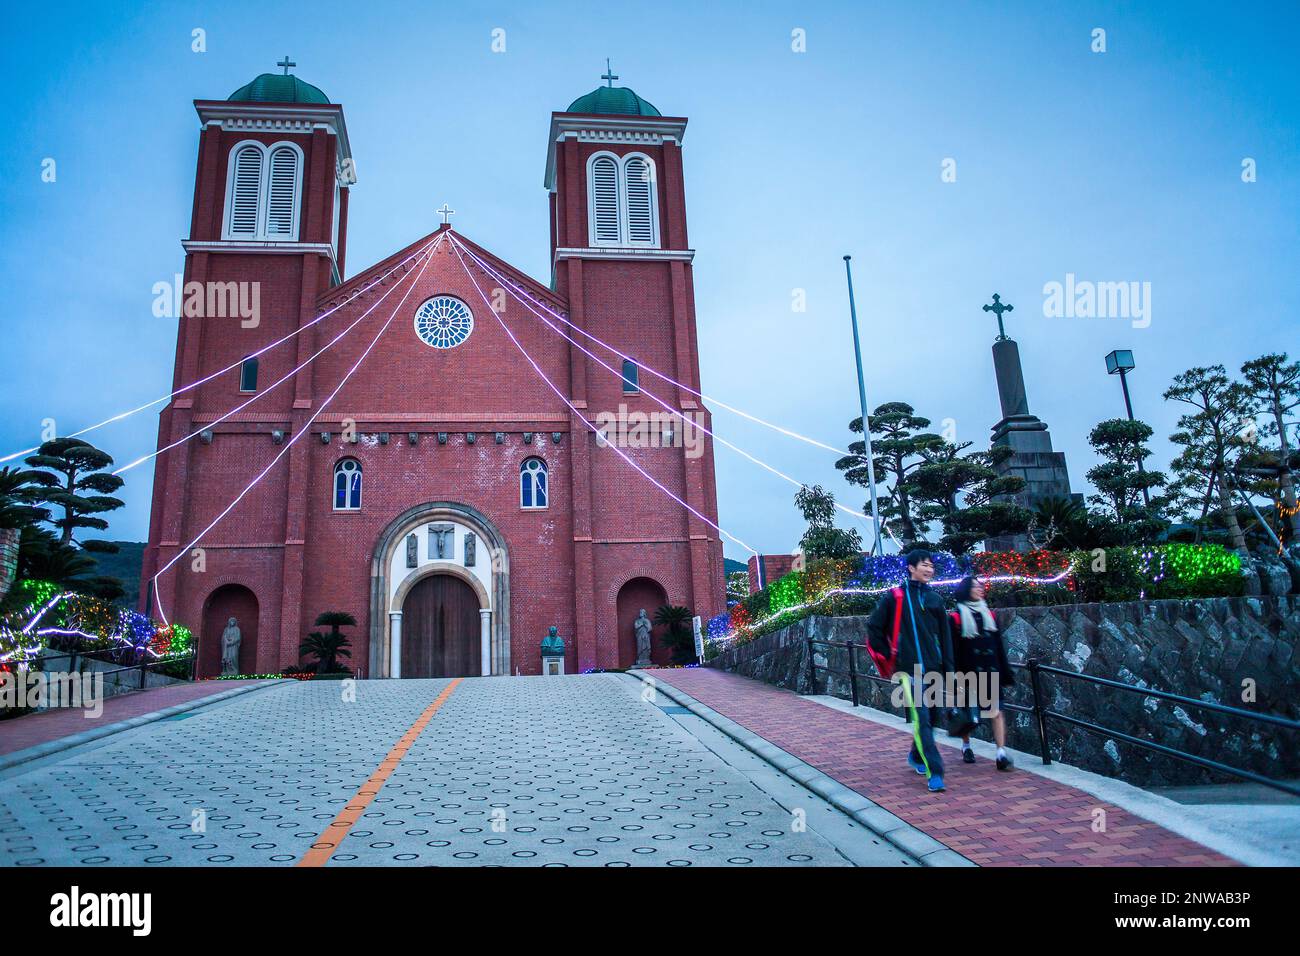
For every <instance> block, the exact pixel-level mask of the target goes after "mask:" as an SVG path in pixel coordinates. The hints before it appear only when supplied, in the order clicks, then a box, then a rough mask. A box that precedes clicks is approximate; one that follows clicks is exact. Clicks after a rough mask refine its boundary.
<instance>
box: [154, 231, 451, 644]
mask: <svg viewBox="0 0 1300 956" xmlns="http://www.w3.org/2000/svg"><path fill="white" fill-rule="evenodd" d="M441 238H442V236H441V235H439V237H438V240H440V239H441ZM438 240H434V241H435V242H437V241H438ZM431 261H433V257H432V256H430V257H429V258H427V259H425V260H424V264H423V265H422V266H420V271H419V273H417V274H416V276H415V278H414V280H413V281H412V282H411V284H410V286H409V287H408V288H407V290H406V292H405V293H403V294H402V300H401V302H398V303H397V305H395V306H394V307H393V311H392V313H391V314H390V315H389V316H388V319H387V320H386V321H385V322H384V324H383V327H382V328H380V330H379V331H378V332H377V333H376V334H375V337H374V338H373V339H371V341H370V344H369V345H367V346H366V349H365V351H364V352H362V353H361V357H360V358H359V359H357V361H356V363H355V364H354V365H353V366H352V368H350V369H348V371H347V373H346V374H345V375H344V376H343V378H342V380H341V381H340V382H339V383H338V385H336V386H335V387H334V391H332V392H330V393H329V395H328V396H327V397H326V398H325V400H324V401H323V402H321V404H320V406H319V407H318V408H317V409H316V410H315V411H314V412H312V414H311V417H310V418H308V419H307V421H306V422H305V423H304V424H303V427H302V428H301V429H300V430H298V431H296V432H295V433H294V434H293V437H291V438H290V439H289V440H288V441H287V442H285V445H284V448H282V449H281V450H280V452H279V454H277V455H276V456H275V457H274V458H272V459H271V463H270V464H269V465H267V466H266V467H265V468H263V469H262V471H261V472H260V473H259V474H258V475H257V476H256V477H255V478H254V479H253V480H252V481H250V482H249V483H248V484H247V485H246V486H245V487H244V490H243V491H241V492H240V493H239V494H237V495H236V496H235V499H234V500H233V501H232V502H230V504H228V505H226V507H225V508H224V509H223V510H222V512H221V513H220V514H219V515H217V516H216V517H215V518H213V519H212V522H211V523H210V524H209V525H208V526H207V527H206V528H204V529H203V530H202V531H200V532H199V533H198V535H197V536H196V537H195V538H194V540H193V541H191V542H190V543H189V544H187V545H186V546H185V547H184V548H181V549H179V550H178V551H177V552H176V554H174V555H173V556H172V558H171V560H170V561H168V562H167V563H166V564H164V565H163V566H162V567H161V568H159V569H158V572H157V573H156V574H155V575H154V576H153V584H154V595H155V596H156V598H157V600H158V616H159V617H161V618H162V620H163V623H164V624H168V623H170V622H169V621H168V620H167V611H166V608H164V607H163V600H162V593H161V591H159V589H158V579H159V578H161V577H162V576H163V575H164V574H165V573H166V572H167V571H169V570H171V568H172V567H173V566H174V565H175V564H176V562H177V561H179V560H180V559H181V558H182V557H184V556H185V555H186V554H188V553H189V552H190V550H191V549H192V548H193V547H194V546H195V545H196V544H198V543H199V541H200V540H202V538H203V536H204V535H206V534H207V533H208V532H209V531H211V530H212V529H213V528H215V527H216V526H217V525H218V524H219V523H220V522H221V520H222V519H223V518H225V517H226V515H228V514H230V512H231V511H233V510H234V508H235V506H236V505H237V504H239V503H240V502H241V501H243V500H244V496H245V495H247V494H248V493H249V492H250V491H252V490H253V488H254V487H255V486H256V485H257V484H258V482H260V481H261V480H262V479H263V478H265V477H266V476H267V475H268V474H270V472H271V469H272V468H274V467H275V466H276V464H277V463H278V462H279V461H280V459H281V458H283V457H284V456H285V455H286V454H288V452H289V449H291V448H292V447H293V446H294V444H295V443H297V442H298V441H299V440H300V439H301V438H302V436H303V435H306V434H307V432H308V431H310V429H311V425H312V423H313V422H314V421H316V419H317V418H318V417H320V414H321V412H323V411H325V409H326V408H328V407H329V405H330V403H332V402H333V401H334V399H335V398H336V397H337V396H338V394H339V392H341V391H342V390H343V386H344V385H346V384H347V383H348V380H349V379H350V378H352V376H353V375H354V374H355V373H356V371H357V369H359V368H360V367H361V363H362V362H364V361H365V360H366V359H367V358H368V357H369V355H370V353H371V351H372V350H373V349H374V347H375V346H376V345H377V344H379V339H380V338H381V337H382V336H383V334H384V333H385V332H387V331H388V327H389V326H390V325H392V324H393V319H395V318H396V317H397V313H398V310H400V309H401V308H402V306H403V305H404V304H405V302H406V300H407V298H408V297H409V296H410V294H411V291H412V290H413V289H414V288H415V287H416V285H417V284H419V281H420V279H421V278H423V277H424V270H425V269H427V268H429V263H430V262H431ZM462 264H463V263H462ZM404 278H405V277H403V279H404ZM401 281H402V280H401V279H399V280H398V282H399V283H400V282H401Z"/></svg>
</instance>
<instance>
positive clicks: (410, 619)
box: [402, 574, 483, 677]
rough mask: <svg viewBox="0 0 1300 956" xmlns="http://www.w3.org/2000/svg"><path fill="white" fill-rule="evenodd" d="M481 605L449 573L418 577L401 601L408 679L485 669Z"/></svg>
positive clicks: (471, 673)
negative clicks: (480, 633)
mask: <svg viewBox="0 0 1300 956" xmlns="http://www.w3.org/2000/svg"><path fill="white" fill-rule="evenodd" d="M478 612H479V603H478V596H477V595H476V594H475V593H474V589H473V588H471V587H470V586H469V585H468V584H466V583H465V582H464V581H462V580H461V579H460V578H458V577H455V576H453V575H450V574H433V575H430V576H429V577H427V578H424V579H422V580H420V581H417V582H416V583H415V585H414V586H413V587H412V588H411V590H410V591H409V592H408V593H407V595H406V600H405V601H404V602H403V603H402V676H403V677H477V676H479V675H480V674H482V673H483V670H482V652H481V647H480V637H479V628H480V624H479V613H478Z"/></svg>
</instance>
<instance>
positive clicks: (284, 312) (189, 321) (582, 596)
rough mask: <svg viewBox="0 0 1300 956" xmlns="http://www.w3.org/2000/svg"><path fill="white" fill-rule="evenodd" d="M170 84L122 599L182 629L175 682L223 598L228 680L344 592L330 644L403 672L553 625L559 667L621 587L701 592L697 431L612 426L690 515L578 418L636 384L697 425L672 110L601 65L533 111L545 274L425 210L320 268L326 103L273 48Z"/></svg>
mask: <svg viewBox="0 0 1300 956" xmlns="http://www.w3.org/2000/svg"><path fill="white" fill-rule="evenodd" d="M611 83H612V80H611ZM194 106H195V109H196V110H197V112H198V116H199V122H200V124H201V131H200V134H199V153H198V169H197V173H196V181H195V187H194V208H193V219H192V224H191V228H190V238H189V239H188V240H186V241H185V242H184V247H185V252H186V258H185V276H184V278H185V287H184V288H185V306H184V309H183V314H182V317H181V319H180V328H179V332H178V337H177V344H176V367H175V378H174V386H173V388H174V389H178V390H181V389H183V390H181V391H179V393H178V394H177V395H176V396H175V397H174V398H173V399H172V401H171V403H170V404H169V405H168V406H167V407H166V408H165V409H164V410H163V412H162V415H161V421H160V423H159V429H158V443H159V449H164V448H168V446H172V445H173V443H175V442H180V443H179V444H176V445H175V446H174V447H171V448H170V449H169V450H167V451H165V452H164V453H163V454H161V455H160V456H159V457H158V459H157V471H156V475H155V478H154V490H153V508H152V514H151V526H150V533H149V545H148V549H147V551H146V553H145V562H144V574H143V578H144V580H143V585H144V586H143V587H142V594H144V595H145V597H144V599H143V600H144V601H145V602H146V603H147V604H148V607H149V609H150V610H152V611H153V613H155V614H157V613H158V611H159V609H160V608H161V609H162V611H163V612H165V614H166V615H167V617H168V618H169V619H170V620H173V621H178V622H180V623H183V624H187V625H189V626H191V627H192V629H193V630H194V632H195V634H196V635H197V642H198V649H199V672H200V674H203V675H210V674H214V673H218V672H220V670H221V653H222V652H221V643H222V632H223V630H224V629H225V627H226V625H227V622H228V620H229V619H230V618H232V617H233V618H235V619H236V621H237V624H238V627H239V629H240V632H241V635H242V641H241V644H240V649H239V654H238V670H239V672H241V673H247V674H252V673H273V672H278V671H280V670H281V669H283V668H285V667H287V666H289V665H294V664H297V663H299V660H300V658H299V650H298V648H299V644H300V643H301V642H302V641H303V639H304V638H305V637H306V636H307V634H308V633H309V632H311V631H312V630H323V629H322V628H314V627H313V622H314V621H315V619H316V616H317V615H318V614H320V613H321V612H323V611H345V612H348V613H350V614H352V615H353V616H354V617H355V618H356V620H357V624H358V626H357V627H355V628H350V629H346V632H350V636H351V638H352V657H351V659H350V661H349V660H345V661H344V663H349V664H351V666H353V667H355V668H356V669H358V670H359V671H360V672H361V673H362V674H363V675H364V676H367V677H430V676H462V675H488V674H516V673H520V674H537V673H540V672H541V671H542V662H541V657H540V650H539V647H540V643H541V640H542V638H543V637H545V636H546V634H547V631H548V629H549V628H550V627H552V626H555V627H556V628H558V631H559V635H560V636H561V637H563V638H564V639H565V645H566V649H565V659H564V666H565V670H566V671H567V672H569V673H573V672H576V671H578V670H585V669H588V668H614V667H627V666H630V665H631V664H632V663H634V661H635V659H636V657H637V645H636V637H635V633H634V628H633V623H632V622H633V620H634V619H635V617H636V615H637V612H638V610H639V609H641V608H645V609H646V610H647V612H648V613H649V614H650V615H652V616H653V614H654V611H655V609H656V608H658V607H659V606H660V605H663V604H665V603H670V604H676V605H685V606H687V607H689V608H691V610H692V611H693V612H694V613H695V614H699V615H701V616H703V617H705V618H706V619H707V618H708V617H709V616H710V615H713V614H716V613H719V612H720V611H722V610H723V608H724V597H723V566H722V546H721V541H720V540H719V537H718V533H717V531H716V530H715V529H714V527H712V526H711V525H710V523H709V522H716V521H717V494H716V489H715V484H714V473H713V449H712V445H711V443H710V442H708V441H707V439H705V438H704V436H698V435H697V436H696V437H697V439H699V440H703V444H702V453H701V451H700V447H699V446H698V445H697V447H696V448H695V450H694V451H695V453H693V454H692V453H691V448H690V446H689V444H684V443H683V442H682V441H681V440H680V436H681V434H682V433H683V432H684V431H687V429H685V428H683V427H682V423H681V421H680V420H678V419H672V420H671V422H672V423H671V424H668V425H664V424H663V423H662V422H661V423H660V425H658V426H656V427H657V429H658V430H657V431H656V432H655V434H654V435H651V436H649V437H650V439H651V440H649V441H639V442H629V443H626V444H630V445H635V446H636V447H623V448H622V450H623V453H624V454H626V455H627V456H628V457H629V458H630V459H631V460H632V461H633V462H635V463H636V465H639V466H640V467H641V468H643V469H645V471H646V472H648V473H649V474H650V475H651V476H653V478H654V480H655V481H657V482H659V483H660V484H661V485H663V486H664V488H666V489H667V491H669V492H671V493H672V494H673V495H675V496H676V497H677V498H678V499H680V500H681V501H682V502H685V503H686V504H687V505H689V507H690V509H694V511H695V512H698V514H699V515H703V516H705V517H707V519H708V520H707V521H706V520H702V519H701V518H700V517H698V516H697V515H694V514H692V513H691V511H690V510H688V508H686V507H684V506H683V505H682V504H680V503H678V502H677V501H674V500H673V498H672V497H670V496H669V495H668V494H667V493H666V492H665V491H664V490H661V489H660V488H657V487H655V485H654V484H653V483H652V482H651V481H650V480H649V479H648V478H647V477H645V476H644V475H642V474H640V473H638V471H637V470H636V468H634V467H633V466H632V465H631V464H629V462H628V461H626V460H624V459H623V458H621V457H620V456H619V454H618V453H617V452H616V451H615V449H614V448H613V447H610V446H609V445H608V444H607V443H605V442H602V441H599V440H598V438H597V436H596V435H595V434H594V433H593V432H592V430H591V428H590V427H589V426H588V425H586V424H585V423H584V422H583V418H584V417H585V418H586V419H588V420H591V421H593V422H594V421H596V420H597V416H599V415H616V414H618V412H619V409H620V407H623V408H624V410H625V411H627V412H629V413H631V414H632V415H633V416H635V414H636V413H638V412H641V413H649V412H659V413H661V414H662V409H661V408H660V406H658V405H656V404H655V403H654V402H653V400H652V399H650V398H649V397H648V395H647V394H646V393H647V392H653V393H654V394H655V395H658V396H659V397H660V398H662V399H663V400H665V401H666V402H668V403H669V404H670V405H671V406H672V407H673V408H674V409H677V410H680V411H681V412H682V413H683V414H686V415H687V416H688V417H692V418H693V419H694V420H696V421H698V422H702V423H703V424H704V425H705V426H706V427H707V426H708V425H709V418H708V414H707V412H706V411H705V409H703V408H702V406H701V405H700V403H699V402H698V400H697V396H696V395H695V394H694V393H693V391H692V390H696V391H698V389H699V360H698V356H697V354H696V331H695V302H694V292H693V267H692V258H693V256H694V253H693V251H692V250H691V248H690V245H689V243H688V241H687V233H686V196H685V184H684V182H683V174H682V154H681V143H682V137H683V133H684V132H685V129H686V120H685V119H684V118H680V117H669V116H663V115H661V114H660V112H659V111H658V110H657V109H655V107H653V106H652V105H650V104H649V103H648V102H646V101H645V100H643V99H641V98H640V97H639V96H637V95H636V94H635V93H634V92H632V91H631V90H629V89H626V88H620V87H615V86H612V85H608V86H603V87H600V88H598V89H596V90H595V91H593V92H592V93H589V94H587V95H586V96H583V97H580V98H579V99H578V100H576V101H575V102H574V103H572V104H571V105H570V106H569V108H568V109H567V110H564V111H562V112H556V113H552V114H551V117H550V128H549V131H548V137H547V147H546V149H547V152H546V182H545V185H546V188H547V190H548V191H549V193H550V213H551V216H550V218H551V229H550V232H551V235H550V240H551V261H552V275H551V277H550V282H549V284H547V283H541V282H538V281H536V280H534V279H532V278H530V277H529V276H527V275H524V274H523V273H522V272H520V271H519V270H518V269H516V268H514V267H513V266H511V265H510V264H508V263H506V262H503V261H502V260H500V259H498V258H497V257H496V256H494V255H493V254H492V253H491V252H489V251H487V250H486V249H484V248H483V247H481V246H478V245H477V244H475V243H473V242H471V241H470V240H469V239H467V238H465V237H463V236H461V235H460V234H459V233H457V232H455V231H453V230H452V229H451V227H450V226H448V225H446V224H444V225H443V226H441V227H440V228H439V229H438V230H437V231H436V232H434V233H431V234H430V235H428V236H425V237H423V238H421V239H418V240H416V241H415V242H413V243H411V244H410V245H408V246H406V247H405V248H403V249H400V250H398V251H396V252H394V253H393V254H392V255H391V256H390V257H388V258H387V259H385V260H383V261H382V262H379V263H377V264H375V265H373V266H370V267H369V268H368V269H366V270H365V271H363V272H360V273H358V274H356V275H354V276H353V277H351V278H345V276H346V272H345V269H344V265H345V261H346V252H347V234H348V231H347V225H348V208H349V197H350V194H351V190H352V187H353V185H354V183H355V181H356V177H355V175H354V173H353V170H354V164H353V160H352V147H351V144H350V142H349V140H348V132H347V127H346V125H345V124H344V119H343V108H342V106H340V105H338V104H336V103H331V102H330V101H329V98H328V97H327V96H326V95H325V94H324V93H322V92H321V91H320V90H319V89H317V88H316V87H314V86H311V85H309V84H307V83H305V82H303V81H302V80H301V79H299V78H298V77H296V76H292V75H288V73H287V68H286V73H285V75H279V74H263V75H262V76H259V77H258V78H257V79H255V80H253V82H251V83H249V84H248V85H246V86H244V87H241V88H240V89H239V90H237V91H235V93H234V94H232V95H231V96H230V97H229V99H226V100H196V101H195V103H194ZM539 133H540V129H539ZM444 210H445V207H444ZM444 218H445V215H444ZM191 290H199V293H198V294H197V295H195V296H194V297H193V299H194V300H195V301H194V302H191V296H190V293H191ZM214 303H215V305H214ZM231 303H233V305H231V307H230V308H229V309H226V308H222V306H223V305H227V304H231ZM528 305H531V306H532V308H531V309H530V308H529V307H528ZM538 312H540V313H541V315H543V316H545V317H546V318H547V319H548V320H549V321H550V322H551V323H552V324H553V325H555V326H557V327H558V328H561V329H564V330H565V331H566V332H567V333H568V334H569V335H570V336H571V337H572V338H573V339H575V340H576V341H578V342H580V343H582V344H583V345H584V346H585V347H586V348H588V349H590V350H591V351H592V352H594V353H595V354H596V355H598V356H600V358H601V359H602V360H603V361H604V362H605V363H606V364H608V365H611V366H613V367H614V368H615V371H614V372H613V373H611V371H610V370H609V369H607V368H605V367H603V366H602V365H601V364H600V363H599V362H597V361H595V360H594V359H593V358H591V357H589V356H588V355H587V354H584V352H583V351H582V350H581V349H579V348H578V347H577V346H576V345H574V344H572V343H571V342H570V341H567V340H566V339H565V338H564V337H562V336H561V335H560V334H558V333H557V332H556V331H553V330H552V329H551V328H548V327H547V326H546V325H545V324H544V323H543V321H542V320H541V319H540V318H539V317H538V316H537V314H536V313H538ZM553 313H554V314H558V315H559V316H562V317H563V318H565V319H567V320H569V321H570V322H572V323H573V324H574V325H575V326H577V327H578V328H580V329H582V330H585V331H587V332H589V333H591V334H592V335H593V336H596V337H598V338H600V339H602V340H603V341H604V342H606V343H608V344H609V345H610V346H613V347H614V348H615V349H617V350H618V351H619V352H621V353H624V354H625V355H626V356H627V357H630V358H631V359H633V360H634V361H632V362H625V360H624V359H623V358H622V357H620V356H619V355H618V354H615V353H611V352H609V351H607V350H606V349H604V348H602V347H601V346H600V345H598V344H596V343H595V342H593V341H591V340H589V339H586V338H584V337H582V336H581V335H580V334H578V333H576V332H575V331H573V330H572V329H571V328H569V327H567V326H565V325H564V324H563V323H562V321H560V320H559V319H558V318H555V317H552V314H553ZM322 315H323V316H324V318H319V317H321V316H322ZM318 318H319V321H317V319H318ZM390 319H391V321H389V320H390ZM386 322H387V323H388V324H387V327H386V328H385V323H386ZM353 323H356V324H355V327H353V328H351V330H350V331H346V332H345V330H347V329H349V326H352V325H353ZM381 329H382V334H381ZM507 329H509V331H510V332H511V333H513V335H514V337H515V339H516V340H517V343H518V344H517V345H516V343H515V342H512V340H511V338H510V335H509V334H507V331H506V330H507ZM295 332H296V333H297V334H293V333H295ZM340 333H344V334H343V335H342V336H341V337H340ZM286 336H292V337H290V338H288V339H287V340H285V341H283V342H280V340H282V339H285V337H286ZM336 338H337V342H335V343H334V344H333V345H330V343H331V341H332V340H334V339H336ZM277 342H280V344H276V345H272V344H273V343H277ZM268 346H271V347H269V348H268ZM327 346H328V347H327ZM368 348H370V349H371V350H370V351H369V352H368V353H367V349H368ZM317 353H319V355H317ZM313 356H316V357H315V358H314V359H313ZM308 360H311V361H310V362H309V361H308ZM304 363H305V364H304ZM358 363H359V364H358ZM533 363H535V364H536V367H534V364H533ZM638 365H643V366H646V367H649V368H653V369H655V370H658V371H660V372H662V373H663V374H665V375H666V376H668V377H669V378H670V379H672V380H674V381H675V382H677V383H680V384H670V383H667V382H664V381H662V380H660V379H658V378H655V377H652V376H651V375H650V374H649V373H647V372H646V371H645V369H644V368H639V367H638ZM300 366H303V367H302V368H301V369H300V370H299V371H297V372H296V374H291V373H293V372H294V370H295V369H298V368H299V367H300ZM546 380H549V381H550V382H551V383H553V384H554V386H555V389H552V387H551V386H550V385H548V384H547V381H546ZM281 381H282V384H277V383H281ZM194 382H202V384H200V385H198V386H197V387H193V388H185V387H186V386H189V385H191V383H194ZM681 385H684V386H687V387H680V386H681ZM240 406H243V407H242V408H241V407H240ZM235 409H239V410H238V411H233V414H232V410H235ZM606 420H608V419H606ZM190 435H194V436H195V437H194V439H193V440H190V441H181V440H182V439H185V438H186V437H187V436H190ZM675 435H676V436H678V437H677V440H673V439H674V436H675ZM641 437H642V438H645V437H646V435H645V433H643V434H642V436H641ZM617 444H618V445H620V446H621V445H622V444H624V443H621V442H620V443H617ZM277 456H279V457H278V458H277ZM273 462H274V464H273ZM263 472H265V474H264V475H263ZM259 476H261V477H260V480H258V479H259ZM250 485H251V487H249V486H250ZM246 488H248V491H247V494H246V495H244V497H243V498H242V499H241V500H239V501H238V503H237V504H236V505H235V506H234V507H233V508H231V509H230V510H229V512H228V513H226V514H225V516H224V517H222V518H221V519H220V520H219V521H217V523H216V524H215V526H212V527H211V529H210V530H207V529H208V528H209V526H210V525H212V524H213V521H214V520H215V519H217V518H218V516H220V515H221V514H222V512H223V511H225V510H226V509H227V508H229V506H230V505H231V503H232V502H233V501H234V500H235V499H236V498H237V497H238V496H239V495H240V493H241V492H243V491H244V490H245V489H246ZM191 542H193V544H191ZM173 559H175V560H174V561H173ZM169 563H170V564H171V566H170V567H169V568H166V570H162V569H164V568H165V567H166V566H167V565H168V564H169ZM160 570H161V571H162V573H161V574H159V572H160ZM155 575H157V580H156V581H155V580H154V578H155ZM658 637H659V628H656V629H655V640H654V648H655V649H654V659H655V660H656V661H664V660H666V659H667V652H666V650H665V649H664V648H663V647H662V645H661V642H660V641H659V639H658Z"/></svg>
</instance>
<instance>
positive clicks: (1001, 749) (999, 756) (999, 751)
mask: <svg viewBox="0 0 1300 956" xmlns="http://www.w3.org/2000/svg"><path fill="white" fill-rule="evenodd" d="M1006 755H1007V752H1006V751H1005V750H1004V749H1003V748H1001V747H999V748H998V759H1001V758H1003V757H1005V756H1006Z"/></svg>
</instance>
